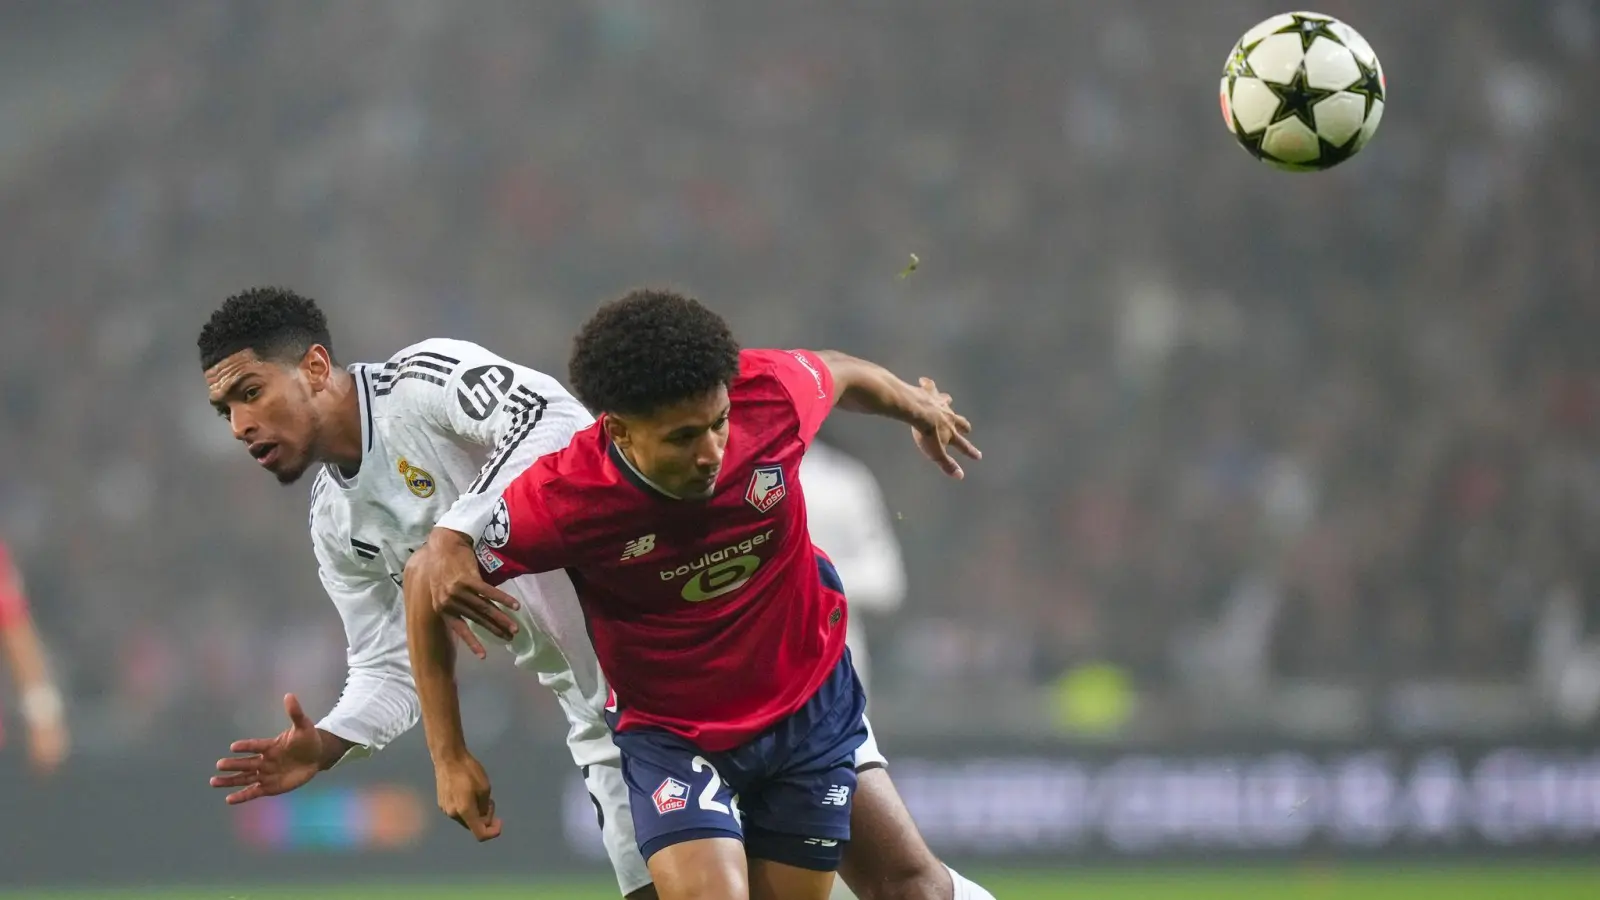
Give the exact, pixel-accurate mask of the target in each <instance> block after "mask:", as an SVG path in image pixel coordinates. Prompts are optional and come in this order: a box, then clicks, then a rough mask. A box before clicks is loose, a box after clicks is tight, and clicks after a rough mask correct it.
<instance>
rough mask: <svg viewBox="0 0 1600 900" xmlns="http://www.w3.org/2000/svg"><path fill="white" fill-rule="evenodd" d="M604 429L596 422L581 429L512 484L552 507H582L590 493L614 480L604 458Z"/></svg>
mask: <svg viewBox="0 0 1600 900" xmlns="http://www.w3.org/2000/svg"><path fill="white" fill-rule="evenodd" d="M609 440H610V439H609V438H608V437H607V436H606V435H605V426H604V425H602V424H601V423H600V422H593V423H590V424H589V425H587V426H585V427H583V428H580V429H578V431H577V432H576V433H575V434H574V435H573V436H572V438H571V440H569V441H568V442H567V444H566V445H565V446H564V447H562V448H561V449H559V450H555V451H552V452H550V453H546V454H544V455H543V456H540V457H539V458H538V459H536V460H534V461H533V463H532V465H530V466H528V468H526V469H524V470H523V472H522V474H520V475H518V476H517V478H516V480H515V481H514V482H512V484H513V487H514V488H515V489H516V490H518V491H521V492H524V493H527V494H533V495H537V496H538V497H539V498H540V501H541V502H542V503H543V504H544V505H546V506H549V507H552V508H553V507H556V506H562V505H565V504H574V503H575V504H578V505H582V504H583V503H585V502H587V500H586V499H585V498H587V497H589V496H591V495H590V494H589V491H591V490H593V489H594V488H596V487H604V486H607V485H608V484H610V483H611V482H613V481H614V480H615V479H614V477H612V476H613V473H612V472H611V470H610V468H609V467H608V465H607V463H606V461H605V458H606V451H605V444H606V442H608V441H609Z"/></svg>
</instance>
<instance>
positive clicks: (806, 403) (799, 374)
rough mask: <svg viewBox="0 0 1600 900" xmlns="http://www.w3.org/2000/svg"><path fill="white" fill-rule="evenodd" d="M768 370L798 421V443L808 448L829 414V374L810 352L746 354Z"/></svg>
mask: <svg viewBox="0 0 1600 900" xmlns="http://www.w3.org/2000/svg"><path fill="white" fill-rule="evenodd" d="M747 352H749V353H750V354H752V355H753V356H756V357H757V358H759V359H761V360H762V361H763V362H766V363H767V364H769V365H770V366H771V369H772V373H773V375H774V376H775V377H776V378H777V379H778V381H779V383H780V384H782V385H783V388H784V391H785V392H786V393H787V394H788V395H789V401H790V402H791V403H792V404H794V411H795V415H796V416H797V417H798V418H799V420H800V439H801V440H803V441H805V442H806V445H807V446H809V445H810V444H811V441H812V439H813V438H815V437H816V436H817V430H818V429H820V428H821V427H822V423H823V421H824V420H826V419H827V418H828V413H830V412H832V411H833V372H832V371H830V370H829V369H828V364H827V363H825V362H823V361H822V357H820V356H818V355H817V354H816V353H814V352H812V351H810V350H751V351H747Z"/></svg>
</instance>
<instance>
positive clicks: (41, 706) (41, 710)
mask: <svg viewBox="0 0 1600 900" xmlns="http://www.w3.org/2000/svg"><path fill="white" fill-rule="evenodd" d="M0 651H3V652H4V655H5V656H6V657H7V658H8V659H9V660H10V662H11V676H12V680H13V681H14V682H15V683H16V685H17V690H18V691H19V692H20V693H21V694H22V717H23V718H24V719H26V720H27V723H28V757H29V761H30V762H32V764H33V767H34V770H35V771H36V772H38V773H39V774H41V775H49V774H51V773H52V772H54V771H55V770H56V768H57V767H59V766H60V765H61V762H62V760H63V759H65V758H66V755H67V743H68V735H67V724H66V718H65V716H64V715H63V714H62V713H63V710H62V703H61V692H60V691H59V690H57V688H56V685H55V681H54V680H53V679H52V678H51V677H50V667H49V666H48V665H47V664H46V662H45V653H44V642H43V641H42V640H40V639H39V632H38V631H37V630H35V628H34V626H33V618H32V617H31V616H30V615H29V614H28V608H27V604H26V602H25V601H24V599H23V593H22V578H21V577H20V576H19V575H17V573H16V571H15V570H14V569H12V568H11V564H10V561H9V560H8V559H7V558H6V557H5V550H4V548H3V547H0Z"/></svg>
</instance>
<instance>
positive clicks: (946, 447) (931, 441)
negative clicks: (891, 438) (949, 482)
mask: <svg viewBox="0 0 1600 900" xmlns="http://www.w3.org/2000/svg"><path fill="white" fill-rule="evenodd" d="M918 383H919V384H920V385H921V387H922V391H921V402H920V403H919V404H918V418H917V421H916V422H914V423H912V426H911V436H912V438H913V439H914V440H915V441H916V442H917V449H918V450H921V451H922V455H923V456H926V457H927V458H929V459H931V460H933V461H934V463H935V464H936V465H938V467H939V468H940V469H942V470H944V473H945V474H946V475H949V476H950V477H951V478H963V477H965V475H966V473H965V472H963V471H962V470H961V464H960V463H958V462H956V459H955V457H954V456H952V455H950V448H952V447H954V448H955V449H956V450H959V451H961V453H962V455H964V456H966V457H968V458H969V459H983V452H982V451H980V450H979V449H978V448H977V447H975V446H973V444H972V442H971V441H969V440H967V435H968V434H970V433H971V432H972V423H971V422H968V421H967V419H966V417H965V416H962V415H958V414H957V413H956V411H955V410H954V409H951V408H950V395H949V394H945V393H941V392H940V391H939V386H938V385H936V384H934V383H933V379H932V378H922V379H918Z"/></svg>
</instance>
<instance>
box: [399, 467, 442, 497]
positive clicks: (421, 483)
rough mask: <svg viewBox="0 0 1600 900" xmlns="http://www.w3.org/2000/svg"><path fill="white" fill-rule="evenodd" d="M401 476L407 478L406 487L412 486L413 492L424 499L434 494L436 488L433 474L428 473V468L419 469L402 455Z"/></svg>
mask: <svg viewBox="0 0 1600 900" xmlns="http://www.w3.org/2000/svg"><path fill="white" fill-rule="evenodd" d="M400 477H401V478H404V479H405V481H406V487H407V488H410V490H411V493H413V494H416V495H417V496H418V497H421V498H422V499H424V500H426V499H428V498H429V497H432V496H433V491H434V488H435V485H434V483H433V476H432V475H430V474H429V473H428V470H427V469H419V468H417V467H416V466H413V465H412V464H411V463H410V462H408V461H406V458H405V457H403V456H402V457H400Z"/></svg>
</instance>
